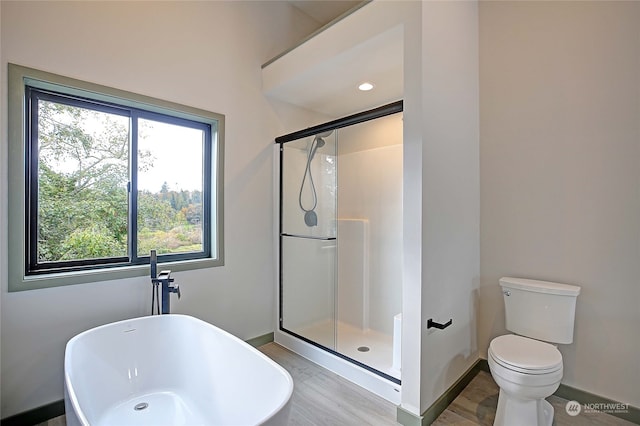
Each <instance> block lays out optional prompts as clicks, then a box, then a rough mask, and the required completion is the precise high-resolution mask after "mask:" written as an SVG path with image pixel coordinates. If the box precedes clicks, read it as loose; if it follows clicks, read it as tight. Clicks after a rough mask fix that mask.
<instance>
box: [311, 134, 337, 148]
mask: <svg viewBox="0 0 640 426" xmlns="http://www.w3.org/2000/svg"><path fill="white" fill-rule="evenodd" d="M331 133H333V130H329V131H326V132H322V133H318V134H317V135H316V136H315V138H314V139H315V140H316V141H317V144H316V148H322V147H323V146H324V144H325V141H324V138H326V137H328V136H330V135H331Z"/></svg>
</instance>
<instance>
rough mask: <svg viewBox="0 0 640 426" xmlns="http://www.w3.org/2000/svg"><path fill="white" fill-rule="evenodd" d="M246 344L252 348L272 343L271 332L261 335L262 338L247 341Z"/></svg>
mask: <svg viewBox="0 0 640 426" xmlns="http://www.w3.org/2000/svg"><path fill="white" fill-rule="evenodd" d="M246 342H247V343H248V344H250V345H251V346H253V347H254V348H257V347H258V346H262V345H266V344H267V343H271V342H273V331H272V332H271V333H267V334H263V335H262V336H258V337H254V338H253V339H249V340H247V341H246Z"/></svg>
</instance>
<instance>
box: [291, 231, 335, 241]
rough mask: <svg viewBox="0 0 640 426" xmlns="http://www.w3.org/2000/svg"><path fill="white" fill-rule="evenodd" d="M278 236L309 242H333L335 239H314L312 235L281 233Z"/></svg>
mask: <svg viewBox="0 0 640 426" xmlns="http://www.w3.org/2000/svg"><path fill="white" fill-rule="evenodd" d="M280 236H282V237H293V238H306V239H309V240H323V241H333V240H335V239H336V237H316V236H313V235H298V234H286V233H284V232H283V233H281V234H280Z"/></svg>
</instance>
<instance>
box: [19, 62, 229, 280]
mask: <svg viewBox="0 0 640 426" xmlns="http://www.w3.org/2000/svg"><path fill="white" fill-rule="evenodd" d="M9 78H10V80H11V81H10V102H9V108H10V119H9V124H10V127H11V126H12V124H13V125H15V124H16V122H17V120H16V118H15V115H17V114H18V110H17V108H15V105H13V104H14V103H15V101H16V100H17V99H18V95H20V96H21V98H22V99H21V100H22V102H20V106H21V108H20V109H21V110H22V111H21V117H20V118H21V120H20V121H21V122H22V123H23V124H24V125H23V126H21V127H22V130H23V131H22V132H19V134H20V139H21V140H20V141H19V143H20V145H21V149H20V150H19V151H18V152H19V153H22V156H23V158H22V159H21V161H18V162H16V161H13V160H15V159H17V157H15V156H16V154H15V152H16V150H15V149H11V147H15V146H17V144H18V141H17V134H18V132H16V131H11V130H10V134H11V136H10V151H11V154H10V158H9V160H10V161H9V166H10V171H9V173H10V176H12V177H14V178H15V176H16V175H17V174H18V173H17V170H16V169H17V168H18V165H23V167H21V170H20V171H21V174H22V181H23V182H22V183H23V191H22V192H21V193H22V194H24V201H23V202H22V203H20V204H21V205H22V206H23V208H22V209H21V210H22V217H23V219H22V226H20V227H19V228H20V229H21V230H22V240H23V247H24V251H23V252H22V256H23V259H22V261H21V262H20V263H21V264H22V265H23V269H22V272H23V273H22V274H20V275H22V276H21V277H17V276H16V274H11V275H12V276H13V278H14V280H12V279H10V288H11V289H13V290H15V289H26V288H33V286H32V285H29V284H30V282H31V281H33V282H35V283H37V284H36V286H35V287H42V286H49V285H59V284H57V283H55V282H53V283H51V282H50V283H49V284H43V283H42V282H41V281H42V278H43V277H46V276H48V275H52V274H54V273H55V275H56V276H59V275H60V274H63V275H64V274H65V273H66V274H67V275H69V274H71V275H73V274H76V275H78V273H79V274H80V275H82V273H83V272H85V274H84V275H85V277H87V276H89V275H87V274H86V273H87V272H91V275H90V276H91V277H92V278H91V280H100V279H110V278H111V276H108V275H106V276H105V275H104V274H108V273H109V271H113V270H123V269H124V270H128V271H130V272H131V271H134V272H133V273H128V274H125V276H131V275H141V274H142V273H148V267H146V268H143V269H141V267H138V268H135V267H136V266H137V265H140V266H142V265H145V264H148V263H149V251H150V250H152V249H155V250H156V251H157V253H158V261H159V262H172V264H171V267H168V269H173V270H180V269H191V268H198V267H208V266H215V265H220V264H222V233H221V229H222V221H221V219H222V217H221V212H222V210H221V201H222V186H221V177H222V164H221V158H222V155H221V154H222V142H221V136H222V135H221V130H222V128H223V123H224V117H223V116H220V115H218V114H213V113H208V112H205V111H200V110H195V109H193V108H189V107H184V106H180V105H176V104H171V103H167V102H164V101H159V100H155V99H150V98H146V97H142V96H139V95H134V94H130V93H126V92H121V91H118V90H116V89H109V88H104V87H101V86H96V85H92V84H90V83H84V82H79V81H76V80H70V79H65V78H64V77H60V76H54V75H51V74H47V73H43V72H40V71H36V70H30V69H28V68H23V67H18V66H14V65H10V67H9ZM70 83H71V84H70ZM14 86H19V88H17V87H14ZM16 91H18V92H19V93H18V94H16V93H15V92H16ZM11 111H13V116H14V117H11ZM14 182H15V181H14ZM14 186H15V185H14V184H12V180H11V178H10V205H12V206H13V205H14V203H12V202H11V201H12V199H11V197H12V195H11V194H12V193H13V192H14V191H13V189H15V188H14ZM13 198H15V195H14V196H13ZM10 210H11V211H12V212H13V213H15V210H16V209H15V208H11V207H10ZM15 217H17V214H13V215H12V214H11V212H10V228H12V231H11V232H12V234H13V238H12V235H10V244H11V242H14V241H17V237H16V236H15V234H16V232H15V231H13V228H15V226H13V223H12V220H11V218H15ZM199 261H202V262H199ZM11 263H12V262H11V261H10V264H11ZM95 271H102V272H104V274H102V275H101V276H96V275H95ZM141 272H142V273H141ZM116 276H118V277H119V276H122V274H121V273H120V274H116ZM16 278H19V280H18V281H19V285H14V286H12V285H11V281H15V280H16ZM36 278H39V279H36ZM72 281H73V280H72ZM75 281H76V282H82V281H83V280H79V281H78V280H77V279H76V280H75ZM32 284H33V283H32ZM16 287H17V288H16Z"/></svg>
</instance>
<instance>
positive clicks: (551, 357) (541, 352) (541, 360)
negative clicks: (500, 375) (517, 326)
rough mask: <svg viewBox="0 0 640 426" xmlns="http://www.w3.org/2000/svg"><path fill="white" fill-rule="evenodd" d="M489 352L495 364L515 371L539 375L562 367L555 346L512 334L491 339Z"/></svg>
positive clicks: (560, 358)
mask: <svg viewBox="0 0 640 426" xmlns="http://www.w3.org/2000/svg"><path fill="white" fill-rule="evenodd" d="M489 352H490V354H491V355H492V356H493V359H494V360H495V361H496V362H498V363H499V364H502V365H503V366H504V367H506V368H510V369H513V370H516V371H522V372H530V373H531V374H541V373H546V372H551V371H555V370H558V369H560V368H561V367H562V354H560V351H559V350H558V349H557V348H556V347H555V346H553V345H550V344H549V343H545V342H541V341H539V340H533V339H529V338H527V337H522V336H516V335H513V334H507V335H505V336H499V337H496V338H495V339H493V340H492V341H491V343H490V344H489Z"/></svg>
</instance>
